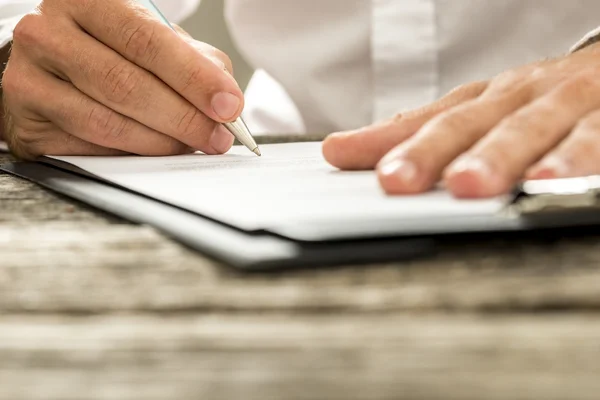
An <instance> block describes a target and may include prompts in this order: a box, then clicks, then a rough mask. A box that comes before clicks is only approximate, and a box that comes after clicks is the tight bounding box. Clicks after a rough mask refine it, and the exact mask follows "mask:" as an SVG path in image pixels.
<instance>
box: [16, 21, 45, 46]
mask: <svg viewBox="0 0 600 400" xmlns="http://www.w3.org/2000/svg"><path fill="white" fill-rule="evenodd" d="M44 26H45V24H44V21H43V17H42V16H41V15H39V14H36V13H30V14H27V15H25V16H24V17H23V18H21V20H20V21H19V23H18V24H17V25H16V26H15V29H14V31H13V42H14V43H15V44H18V45H20V46H24V47H28V46H32V45H36V44H38V43H39V42H40V41H42V40H43V39H44V37H45V36H46V35H45V34H44V32H45V29H44Z"/></svg>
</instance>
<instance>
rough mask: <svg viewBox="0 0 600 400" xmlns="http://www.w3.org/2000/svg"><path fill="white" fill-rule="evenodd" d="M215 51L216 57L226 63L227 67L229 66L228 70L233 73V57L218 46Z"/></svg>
mask: <svg viewBox="0 0 600 400" xmlns="http://www.w3.org/2000/svg"><path fill="white" fill-rule="evenodd" d="M214 53H215V57H217V58H218V59H219V60H221V61H222V62H223V63H224V64H225V67H226V68H227V70H228V71H230V72H232V73H233V62H232V61H231V58H230V57H229V56H228V55H227V53H225V52H223V51H221V50H219V49H217V48H215V49H214Z"/></svg>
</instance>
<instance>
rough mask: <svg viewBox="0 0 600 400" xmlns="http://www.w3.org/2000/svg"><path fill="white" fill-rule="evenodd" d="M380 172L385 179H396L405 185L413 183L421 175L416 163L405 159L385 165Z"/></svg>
mask: <svg viewBox="0 0 600 400" xmlns="http://www.w3.org/2000/svg"><path fill="white" fill-rule="evenodd" d="M379 172H380V173H381V175H382V176H384V177H394V178H396V179H399V180H400V181H402V182H403V183H405V184H411V183H413V182H414V181H415V180H416V179H417V175H418V173H419V171H418V170H417V167H416V165H415V164H414V163H412V162H410V161H407V160H404V159H395V160H392V161H389V162H386V163H384V164H383V165H382V166H381V168H380V169H379Z"/></svg>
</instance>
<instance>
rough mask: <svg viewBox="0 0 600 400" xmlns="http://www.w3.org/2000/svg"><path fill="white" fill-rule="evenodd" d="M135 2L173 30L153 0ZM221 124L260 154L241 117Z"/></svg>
mask: <svg viewBox="0 0 600 400" xmlns="http://www.w3.org/2000/svg"><path fill="white" fill-rule="evenodd" d="M137 2H138V3H139V4H140V5H142V6H144V7H146V8H147V9H148V10H150V11H151V12H152V13H153V14H154V15H155V16H156V17H157V18H158V19H159V20H160V21H161V22H162V23H164V24H165V25H167V26H169V27H170V28H171V29H173V30H175V29H174V28H173V25H171V23H170V22H169V20H168V19H167V18H166V17H165V15H164V14H163V13H162V12H161V11H160V10H159V9H158V7H156V5H155V4H154V2H152V0H137ZM223 125H225V128H227V130H228V131H229V132H231V133H232V134H233V136H235V138H236V139H237V140H238V141H239V142H240V143H241V144H243V145H244V146H246V147H247V148H248V149H250V151H252V152H253V153H254V154H256V155H257V156H260V155H261V153H260V149H259V148H258V145H257V144H256V141H255V140H254V138H253V137H252V134H251V133H250V129H248V126H247V125H246V123H245V122H244V120H243V119H242V117H239V118H238V119H236V120H235V121H233V122H226V123H224V124H223Z"/></svg>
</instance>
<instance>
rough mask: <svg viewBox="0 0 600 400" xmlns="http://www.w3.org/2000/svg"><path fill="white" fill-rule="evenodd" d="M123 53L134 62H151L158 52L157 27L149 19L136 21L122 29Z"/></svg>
mask: <svg viewBox="0 0 600 400" xmlns="http://www.w3.org/2000/svg"><path fill="white" fill-rule="evenodd" d="M123 36H124V39H125V40H124V43H125V54H126V55H127V57H129V58H130V59H132V60H133V61H134V62H136V63H137V62H138V61H141V62H142V63H144V64H151V63H153V62H154V60H155V59H156V58H157V56H158V54H159V52H160V39H159V36H158V32H157V27H156V25H155V24H154V23H152V22H149V21H145V20H144V21H142V22H136V24H135V25H133V26H132V25H129V26H126V27H125V28H124V29H123Z"/></svg>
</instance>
